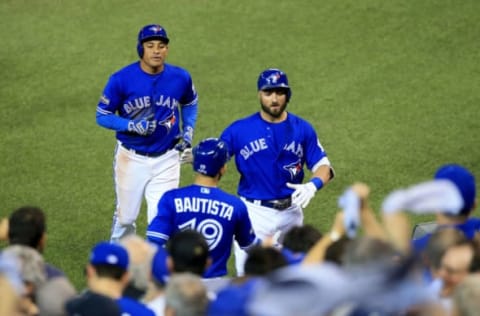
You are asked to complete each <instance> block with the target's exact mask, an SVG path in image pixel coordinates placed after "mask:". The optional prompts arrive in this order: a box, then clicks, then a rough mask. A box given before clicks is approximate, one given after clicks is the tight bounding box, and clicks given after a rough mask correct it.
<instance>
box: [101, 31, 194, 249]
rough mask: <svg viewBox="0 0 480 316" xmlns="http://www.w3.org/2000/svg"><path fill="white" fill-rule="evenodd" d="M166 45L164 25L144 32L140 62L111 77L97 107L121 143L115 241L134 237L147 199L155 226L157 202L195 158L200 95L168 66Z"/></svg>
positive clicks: (116, 178) (116, 173)
mask: <svg viewBox="0 0 480 316" xmlns="http://www.w3.org/2000/svg"><path fill="white" fill-rule="evenodd" d="M168 43H169V38H168V37H167V32H166V30H165V29H164V28H163V27H162V26H160V25H156V24H152V25H147V26H145V27H143V28H142V29H141V30H140V32H139V34H138V42H137V51H138V55H139V57H140V61H137V62H135V63H133V64H130V65H128V66H126V67H124V68H122V69H120V70H119V71H117V72H116V73H114V74H113V75H111V76H110V78H109V80H108V82H107V84H106V86H105V89H104V91H103V95H102V97H101V98H100V101H99V103H98V106H97V114H96V117H97V123H98V124H99V125H100V126H102V127H105V128H108V129H112V130H115V131H116V138H117V146H116V148H115V159H114V163H113V168H114V182H115V194H116V210H115V215H114V219H113V225H112V234H111V241H118V240H119V239H120V238H121V237H123V236H125V235H127V234H131V233H135V231H136V229H135V221H136V219H137V217H138V214H139V211H140V208H141V205H142V201H143V196H145V200H146V201H147V208H148V222H151V221H152V219H153V217H154V216H155V214H156V212H157V203H158V199H159V198H160V197H161V196H162V194H163V193H164V192H166V191H168V190H170V189H173V188H177V187H178V185H179V182H180V163H182V162H184V161H188V160H189V159H190V157H191V144H192V138H193V130H194V127H195V122H196V119H197V108H198V104H197V92H196V91H195V87H194V85H193V82H192V78H191V77H190V74H189V73H188V71H187V70H185V69H183V68H180V67H178V66H174V65H171V64H167V63H166V62H165V59H166V57H167V55H168ZM180 118H181V123H182V129H181V128H180Z"/></svg>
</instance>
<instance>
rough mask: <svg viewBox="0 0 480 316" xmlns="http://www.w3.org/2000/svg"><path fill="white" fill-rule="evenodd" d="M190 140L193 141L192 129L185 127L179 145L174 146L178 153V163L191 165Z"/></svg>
mask: <svg viewBox="0 0 480 316" xmlns="http://www.w3.org/2000/svg"><path fill="white" fill-rule="evenodd" d="M192 139H193V128H192V127H191V126H187V127H186V128H185V132H184V133H183V136H182V140H181V142H180V143H178V144H177V145H175V149H176V150H178V151H179V152H180V163H182V164H184V163H191V162H192V161H193V154H192Z"/></svg>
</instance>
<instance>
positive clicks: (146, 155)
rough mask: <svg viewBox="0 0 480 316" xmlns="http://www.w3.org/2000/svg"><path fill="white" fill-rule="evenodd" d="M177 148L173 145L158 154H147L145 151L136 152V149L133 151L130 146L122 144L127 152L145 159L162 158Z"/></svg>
mask: <svg viewBox="0 0 480 316" xmlns="http://www.w3.org/2000/svg"><path fill="white" fill-rule="evenodd" d="M174 146H175V144H173V145H171V146H170V147H169V148H167V149H165V150H164V151H158V152H145V151H140V150H136V149H133V148H129V147H128V145H125V144H123V143H122V147H123V148H125V149H126V150H128V151H130V152H132V153H134V154H136V155H140V156H145V157H152V158H155V157H160V156H161V155H163V154H165V153H166V152H167V151H169V150H171V149H172V148H173V147H174Z"/></svg>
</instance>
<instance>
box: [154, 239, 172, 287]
mask: <svg viewBox="0 0 480 316" xmlns="http://www.w3.org/2000/svg"><path fill="white" fill-rule="evenodd" d="M167 256H168V255H167V252H166V251H165V249H164V248H163V247H159V248H158V249H157V252H156V253H155V255H154V256H153V260H152V276H153V277H154V279H155V280H156V281H157V282H159V283H160V284H162V285H166V284H167V279H168V275H169V274H170V273H169V271H168V266H167Z"/></svg>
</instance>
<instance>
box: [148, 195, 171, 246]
mask: <svg viewBox="0 0 480 316" xmlns="http://www.w3.org/2000/svg"><path fill="white" fill-rule="evenodd" d="M171 203H173V202H172V201H170V197H169V195H168V192H167V193H165V194H164V195H163V196H162V198H161V199H160V201H159V202H158V213H157V216H155V217H154V218H153V220H152V222H151V223H150V224H149V225H148V228H147V233H146V235H147V239H148V240H149V241H151V242H153V243H155V244H157V245H160V246H163V245H165V244H166V243H167V241H168V239H169V238H170V236H171V235H172V233H173V231H174V229H175V223H174V214H175V211H174V210H172V209H171V207H169V205H173V204H171Z"/></svg>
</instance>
